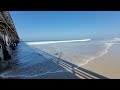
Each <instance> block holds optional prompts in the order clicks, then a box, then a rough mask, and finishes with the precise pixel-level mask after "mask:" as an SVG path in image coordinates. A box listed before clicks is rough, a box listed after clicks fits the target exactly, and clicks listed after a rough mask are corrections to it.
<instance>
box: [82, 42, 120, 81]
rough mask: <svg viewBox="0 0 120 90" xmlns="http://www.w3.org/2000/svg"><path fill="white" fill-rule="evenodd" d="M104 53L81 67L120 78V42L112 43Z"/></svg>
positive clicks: (109, 76) (111, 77)
mask: <svg viewBox="0 0 120 90" xmlns="http://www.w3.org/2000/svg"><path fill="white" fill-rule="evenodd" d="M107 51H108V52H107V53H106V54H104V55H103V56H101V57H98V58H96V59H94V60H91V61H89V62H88V63H87V64H85V65H82V66H81V67H82V68H85V69H87V70H90V71H93V72H95V73H98V74H101V75H104V76H106V77H108V78H110V79H118V78H120V70H119V68H120V60H119V59H120V56H119V53H120V44H114V45H112V46H111V47H110V48H109V49H108V50H107Z"/></svg>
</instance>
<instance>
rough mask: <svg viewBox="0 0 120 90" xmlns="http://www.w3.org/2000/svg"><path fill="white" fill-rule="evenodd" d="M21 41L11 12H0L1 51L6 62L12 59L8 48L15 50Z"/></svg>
mask: <svg viewBox="0 0 120 90" xmlns="http://www.w3.org/2000/svg"><path fill="white" fill-rule="evenodd" d="M19 40H20V39H19V36H18V34H17V31H16V28H15V25H14V23H13V20H12V18H11V15H10V12H9V11H0V49H1V50H2V54H3V58H4V60H8V59H10V58H11V55H10V54H9V51H8V49H7V47H9V48H11V49H12V50H15V47H16V46H17V44H18V43H19ZM0 60H1V57H0Z"/></svg>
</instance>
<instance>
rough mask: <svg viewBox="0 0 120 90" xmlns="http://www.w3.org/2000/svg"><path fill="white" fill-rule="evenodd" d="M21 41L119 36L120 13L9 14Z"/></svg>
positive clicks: (48, 12)
mask: <svg viewBox="0 0 120 90" xmlns="http://www.w3.org/2000/svg"><path fill="white" fill-rule="evenodd" d="M10 14H11V16H12V19H13V22H14V24H15V26H16V29H17V32H18V35H19V37H20V38H21V39H22V40H23V41H27V40H28V41H34V40H73V39H86V38H100V37H101V38H103V37H105V38H107V37H119V36H120V30H119V29H120V11H11V12H10Z"/></svg>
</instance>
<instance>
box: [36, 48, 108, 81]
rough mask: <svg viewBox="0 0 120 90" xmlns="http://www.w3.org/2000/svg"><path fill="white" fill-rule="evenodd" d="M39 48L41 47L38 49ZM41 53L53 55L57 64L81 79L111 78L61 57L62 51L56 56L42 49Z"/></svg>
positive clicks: (53, 59) (52, 57)
mask: <svg viewBox="0 0 120 90" xmlns="http://www.w3.org/2000/svg"><path fill="white" fill-rule="evenodd" d="M37 50H39V49H37ZM39 51H40V52H42V53H41V54H42V55H43V56H44V54H45V57H46V55H48V56H49V57H51V60H52V61H53V62H54V63H56V64H57V65H59V66H61V67H63V68H65V69H66V70H67V71H69V72H70V73H72V74H74V75H75V76H77V77H79V78H80V79H109V78H107V77H105V76H103V75H100V74H97V73H95V72H92V71H90V70H87V69H84V68H82V67H79V66H77V65H75V64H73V63H70V62H67V61H65V60H63V59H60V58H61V55H62V52H61V53H60V56H59V57H55V56H53V55H50V54H48V53H47V52H44V51H41V50H39Z"/></svg>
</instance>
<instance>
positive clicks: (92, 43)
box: [0, 38, 120, 79]
mask: <svg viewBox="0 0 120 90" xmlns="http://www.w3.org/2000/svg"><path fill="white" fill-rule="evenodd" d="M114 44H120V38H112V39H99V40H97V39H82V40H62V41H60V40H59V41H37V42H36V41H32V42H30V41H29V42H27V41H26V42H20V43H19V44H18V46H17V48H16V50H15V51H12V50H10V49H9V48H8V50H9V51H10V54H11V56H12V59H11V60H8V61H4V60H2V61H1V63H0V77H1V78H22V79H29V78H30V79H31V78H41V76H43V75H45V74H48V73H57V72H69V71H70V69H68V68H65V67H66V66H70V65H74V66H75V67H74V68H79V67H80V66H82V65H85V64H87V63H89V62H90V61H91V60H94V59H96V58H99V57H101V56H103V55H105V54H106V53H107V52H109V49H110V48H111V47H112V46H113V45H114ZM60 60H61V61H64V62H61V63H64V66H63V64H62V65H60V64H59V61H60Z"/></svg>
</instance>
